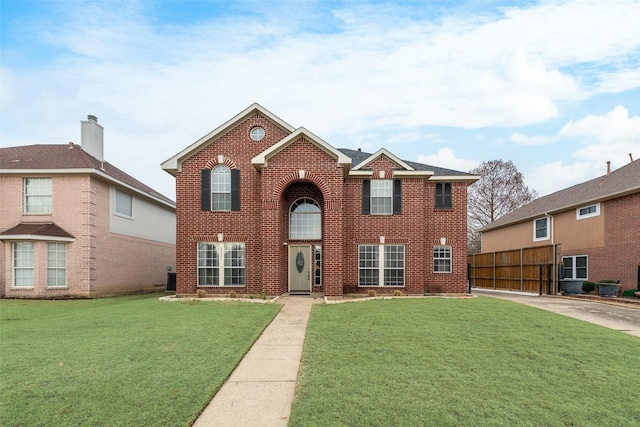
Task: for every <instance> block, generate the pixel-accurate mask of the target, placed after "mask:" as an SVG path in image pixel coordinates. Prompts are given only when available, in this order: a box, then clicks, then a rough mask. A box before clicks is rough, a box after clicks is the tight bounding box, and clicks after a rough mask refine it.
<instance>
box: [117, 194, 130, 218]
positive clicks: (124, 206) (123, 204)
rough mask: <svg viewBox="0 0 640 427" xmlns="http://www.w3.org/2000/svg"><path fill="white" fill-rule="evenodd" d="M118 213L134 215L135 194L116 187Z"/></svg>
mask: <svg viewBox="0 0 640 427" xmlns="http://www.w3.org/2000/svg"><path fill="white" fill-rule="evenodd" d="M116 213H117V214H118V215H122V216H126V217H129V218H132V217H133V196H131V194H129V193H125V192H124V191H120V190H118V189H116Z"/></svg>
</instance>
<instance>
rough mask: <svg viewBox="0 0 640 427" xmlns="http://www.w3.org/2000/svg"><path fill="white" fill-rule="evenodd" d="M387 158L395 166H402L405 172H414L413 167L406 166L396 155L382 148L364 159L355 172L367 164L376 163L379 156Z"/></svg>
mask: <svg viewBox="0 0 640 427" xmlns="http://www.w3.org/2000/svg"><path fill="white" fill-rule="evenodd" d="M381 155H383V156H385V157H387V158H388V159H390V160H391V161H392V162H394V163H395V164H397V165H398V166H401V167H402V168H404V169H405V170H408V171H412V170H414V169H413V168H412V167H411V166H409V165H408V164H406V163H405V162H404V161H402V160H401V159H399V158H398V157H397V156H396V155H394V154H392V153H391V152H390V151H389V150H387V149H386V148H381V149H379V150H378V151H376V152H375V153H374V154H372V155H370V156H369V157H367V158H366V159H364V160H363V161H362V162H361V163H359V164H357V165H356V166H355V167H354V168H353V170H358V169H360V168H363V167H365V166H366V165H367V164H369V163H371V162H372V161H374V160H375V159H377V158H378V157H379V156H381Z"/></svg>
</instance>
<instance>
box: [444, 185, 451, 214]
mask: <svg viewBox="0 0 640 427" xmlns="http://www.w3.org/2000/svg"><path fill="white" fill-rule="evenodd" d="M451 193H452V192H451V183H450V182H447V183H445V184H444V197H445V199H444V207H445V208H446V209H451V207H452V204H451V199H452V195H451Z"/></svg>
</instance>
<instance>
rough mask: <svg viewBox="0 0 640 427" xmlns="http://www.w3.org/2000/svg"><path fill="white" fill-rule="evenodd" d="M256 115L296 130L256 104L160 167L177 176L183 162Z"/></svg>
mask: <svg viewBox="0 0 640 427" xmlns="http://www.w3.org/2000/svg"><path fill="white" fill-rule="evenodd" d="M256 113H258V114H260V115H262V116H264V117H265V118H266V119H267V120H270V121H271V122H272V123H274V124H275V125H276V126H278V127H279V128H281V129H282V130H283V131H285V132H288V133H292V132H293V131H295V128H294V127H293V126H291V125H290V124H288V123H287V122H285V121H284V120H282V119H281V118H280V117H278V116H276V115H275V114H273V113H272V112H270V111H269V110H267V109H266V108H264V107H263V106H261V105H260V104H258V103H257V102H256V103H253V104H252V105H250V106H249V107H248V108H246V109H245V110H244V111H242V112H240V113H238V114H236V115H235V116H234V117H232V118H231V119H229V120H227V121H226V122H225V123H223V124H222V125H220V126H218V127H217V128H215V129H214V130H212V131H211V132H209V133H208V134H206V135H205V136H203V137H202V138H200V139H198V140H197V141H196V142H194V143H193V144H191V145H190V146H188V147H187V148H185V149H184V150H182V151H180V152H179V153H178V154H176V155H175V156H173V157H171V158H169V159H167V160H165V161H164V162H162V163H161V164H160V166H161V167H162V169H164V170H165V171H166V172H167V173H169V174H171V175H173V176H175V175H176V173H178V172H180V171H181V170H182V162H184V161H185V160H187V159H189V158H190V157H191V156H193V155H194V154H196V153H198V152H199V151H201V150H203V149H204V148H206V147H207V146H209V145H210V144H212V143H213V142H214V141H215V140H217V139H218V138H219V137H220V136H222V135H224V134H225V133H226V132H228V131H229V130H230V129H232V128H233V127H235V126H237V125H238V124H239V123H242V122H243V121H245V120H246V119H248V118H249V117H251V116H252V115H254V114H256Z"/></svg>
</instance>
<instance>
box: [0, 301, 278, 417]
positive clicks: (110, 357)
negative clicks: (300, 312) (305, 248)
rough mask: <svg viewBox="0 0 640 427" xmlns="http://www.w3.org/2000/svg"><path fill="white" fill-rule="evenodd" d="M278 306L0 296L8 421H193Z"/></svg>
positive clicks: (1, 379)
mask: <svg viewBox="0 0 640 427" xmlns="http://www.w3.org/2000/svg"><path fill="white" fill-rule="evenodd" d="M279 308H280V306H279V305H277V304H247V303H237V302H200V301H192V302H187V301H184V302H161V301H159V300H158V295H145V296H132V297H121V298H104V299H96V300H76V301H30V300H0V396H1V398H0V425H3V426H80V425H83V426H89V425H91V426H101V425H103V426H186V425H190V424H191V423H192V422H193V421H194V420H195V419H196V417H197V416H198V414H199V413H200V411H202V409H204V407H205V406H206V405H207V404H208V403H209V401H210V400H211V398H212V397H213V395H214V394H215V393H216V391H217V390H218V389H219V388H220V387H221V385H222V383H223V382H224V381H225V379H226V378H227V376H228V375H229V374H230V373H231V371H232V370H233V369H234V368H235V366H236V365H237V363H238V362H239V361H240V359H241V358H242V357H243V356H244V354H245V353H246V352H247V350H248V349H249V348H250V347H251V345H252V344H253V342H254V341H255V340H256V338H257V337H258V336H259V335H260V333H261V332H262V330H263V329H264V328H265V327H266V326H267V325H268V323H269V322H270V321H271V319H272V318H273V317H274V316H275V315H276V313H277V311H278V310H279Z"/></svg>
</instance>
